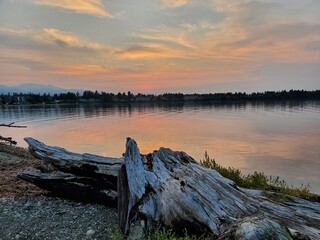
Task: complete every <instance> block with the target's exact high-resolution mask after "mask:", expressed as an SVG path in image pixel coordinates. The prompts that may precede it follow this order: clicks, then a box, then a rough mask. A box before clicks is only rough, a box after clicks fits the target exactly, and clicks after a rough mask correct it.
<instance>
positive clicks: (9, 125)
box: [0, 122, 27, 145]
mask: <svg viewBox="0 0 320 240" xmlns="http://www.w3.org/2000/svg"><path fill="white" fill-rule="evenodd" d="M14 124H15V122H12V123H9V124H5V123H0V127H9V128H26V127H27V126H19V125H14ZM0 141H4V142H6V143H9V144H10V145H16V144H17V142H16V141H15V140H13V139H12V137H4V136H1V135H0Z"/></svg>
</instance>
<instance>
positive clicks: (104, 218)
mask: <svg viewBox="0 0 320 240" xmlns="http://www.w3.org/2000/svg"><path fill="white" fill-rule="evenodd" d="M117 219H118V217H117V210H116V209H114V208H109V207H107V206H102V205H97V204H88V203H86V204H85V203H75V202H73V201H69V200H62V199H59V198H53V197H46V196H39V197H35V198H34V199H28V200H23V199H20V200H5V199H1V198H0V239H1V240H9V239H28V240H29V239H30V240H53V239H66V240H68V239H84V238H86V239H97V240H111V239H112V238H111V236H112V235H113V233H115V232H116V230H117V229H118V220H117Z"/></svg>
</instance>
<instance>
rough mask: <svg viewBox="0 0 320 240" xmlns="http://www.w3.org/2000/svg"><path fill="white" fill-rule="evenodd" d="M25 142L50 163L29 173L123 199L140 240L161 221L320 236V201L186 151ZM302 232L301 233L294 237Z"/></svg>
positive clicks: (218, 230)
mask: <svg viewBox="0 0 320 240" xmlns="http://www.w3.org/2000/svg"><path fill="white" fill-rule="evenodd" d="M25 140H26V141H27V142H28V144H29V149H30V151H31V152H32V153H33V154H34V155H35V156H37V157H39V158H41V159H43V162H44V163H45V165H44V167H42V169H41V171H42V173H37V172H24V173H22V174H20V177H21V178H22V179H25V180H27V181H29V182H32V183H34V184H36V185H37V186H40V187H42V188H44V189H47V190H51V191H53V192H55V193H57V194H60V195H61V196H66V197H68V196H70V195H72V196H73V198H80V200H81V199H84V200H88V201H94V202H99V203H104V204H107V205H114V204H115V202H116V201H117V206H118V211H119V224H120V228H121V230H122V231H123V233H125V234H126V235H129V236H135V238H136V239H139V238H140V239H141V238H143V236H145V234H148V232H150V231H152V230H154V229H155V228H159V227H165V228H170V229H173V231H175V232H177V233H181V232H184V231H185V230H187V232H188V233H190V234H196V235H202V234H210V235H213V236H214V237H216V238H219V239H303V238H299V237H301V236H304V237H305V238H304V239H320V204H319V203H312V202H309V201H306V200H302V199H298V198H292V200H291V201H289V200H288V201H287V202H284V203H278V202H273V201H270V200H268V199H266V197H263V196H262V195H261V192H260V191H257V190H249V189H243V188H239V187H238V186H236V184H235V183H234V182H233V181H231V180H229V179H226V178H224V177H222V176H221V175H220V174H219V173H218V172H216V171H215V170H212V169H207V168H204V167H202V166H200V165H199V164H198V163H197V162H196V161H195V160H194V159H193V158H192V157H190V156H189V155H188V154H186V153H185V152H176V151H172V150H170V149H168V148H160V149H159V150H158V151H154V152H153V153H150V154H147V155H142V154H140V151H139V149H138V146H137V144H136V142H135V141H134V140H133V139H130V138H129V139H128V140H127V143H126V152H125V157H124V158H118V159H117V158H116V159H115V158H106V157H100V156H95V155H91V154H77V153H71V152H68V151H66V150H65V149H63V148H59V147H50V146H47V145H45V144H43V143H41V142H39V141H37V140H35V139H32V138H26V139H25ZM116 182H117V183H116ZM116 184H117V186H116ZM289 230H290V231H289ZM294 232H297V233H298V235H299V234H300V235H299V236H298V237H296V238H294V237H293V235H292V233H294Z"/></svg>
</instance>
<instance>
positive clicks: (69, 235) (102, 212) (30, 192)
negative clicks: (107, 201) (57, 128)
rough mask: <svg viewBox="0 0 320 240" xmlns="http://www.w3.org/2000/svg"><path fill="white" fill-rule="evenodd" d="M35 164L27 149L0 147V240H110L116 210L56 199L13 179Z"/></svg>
mask: <svg viewBox="0 0 320 240" xmlns="http://www.w3.org/2000/svg"><path fill="white" fill-rule="evenodd" d="M38 164H40V161H39V160H38V159H35V158H34V157H32V156H31V155H30V154H29V152H28V151H27V150H26V149H23V148H19V147H11V146H8V145H5V144H0V240H7V239H28V240H29V239H39V240H40V239H47V240H51V239H112V237H111V236H112V233H113V232H115V231H116V229H117V224H118V218H117V211H116V209H114V208H109V207H107V206H103V205H97V204H89V203H79V202H74V201H70V200H65V199H59V198H57V197H54V196H52V195H50V194H49V193H48V192H46V191H44V190H42V189H40V188H37V187H36V186H34V185H32V184H29V183H26V182H24V181H22V180H20V179H18V178H17V177H16V176H17V174H18V173H20V172H22V171H23V170H25V169H33V168H34V167H35V166H37V165H38Z"/></svg>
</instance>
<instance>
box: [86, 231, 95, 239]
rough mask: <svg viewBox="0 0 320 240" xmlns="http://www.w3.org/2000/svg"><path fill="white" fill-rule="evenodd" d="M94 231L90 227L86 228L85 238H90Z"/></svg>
mask: <svg viewBox="0 0 320 240" xmlns="http://www.w3.org/2000/svg"><path fill="white" fill-rule="evenodd" d="M95 233H96V232H95V231H94V230H92V229H90V230H88V231H87V233H86V235H87V238H91V237H92V236H93V235H94V234H95Z"/></svg>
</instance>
